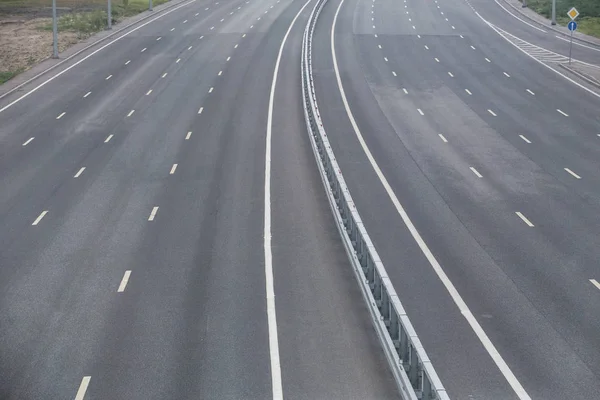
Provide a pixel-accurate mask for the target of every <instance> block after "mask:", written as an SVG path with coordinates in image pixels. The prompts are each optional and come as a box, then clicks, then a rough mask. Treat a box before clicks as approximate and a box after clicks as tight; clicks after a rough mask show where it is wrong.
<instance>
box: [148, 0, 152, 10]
mask: <svg viewBox="0 0 600 400" xmlns="http://www.w3.org/2000/svg"><path fill="white" fill-rule="evenodd" d="M148 10H149V11H152V0H148Z"/></svg>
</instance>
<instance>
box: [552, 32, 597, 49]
mask: <svg viewBox="0 0 600 400" xmlns="http://www.w3.org/2000/svg"><path fill="white" fill-rule="evenodd" d="M555 37H556V38H557V39H560V40H564V41H565V42H570V40H569V39H566V38H563V37H560V36H558V35H555ZM575 40H577V39H575ZM575 40H573V44H576V45H577V46H581V47H585V48H586V49H590V50H594V51H600V49H597V48H595V47H591V46H586V45H585V44H581V43H578V42H576V41H575Z"/></svg>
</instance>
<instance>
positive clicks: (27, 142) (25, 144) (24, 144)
mask: <svg viewBox="0 0 600 400" xmlns="http://www.w3.org/2000/svg"><path fill="white" fill-rule="evenodd" d="M33 139H35V137H30V138H29V139H27V141H26V142H25V143H23V146H27V145H28V144H29V143H31V141H32V140H33Z"/></svg>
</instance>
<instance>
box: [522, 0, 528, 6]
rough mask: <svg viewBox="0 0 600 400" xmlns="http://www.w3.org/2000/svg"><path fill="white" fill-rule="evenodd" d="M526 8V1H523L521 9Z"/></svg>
mask: <svg viewBox="0 0 600 400" xmlns="http://www.w3.org/2000/svg"><path fill="white" fill-rule="evenodd" d="M525 7H527V0H523V8H525Z"/></svg>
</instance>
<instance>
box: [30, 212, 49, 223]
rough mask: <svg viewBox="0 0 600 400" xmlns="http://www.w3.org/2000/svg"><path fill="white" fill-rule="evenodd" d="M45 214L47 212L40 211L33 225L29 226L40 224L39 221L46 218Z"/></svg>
mask: <svg viewBox="0 0 600 400" xmlns="http://www.w3.org/2000/svg"><path fill="white" fill-rule="evenodd" d="M46 214H48V210H44V211H42V213H41V214H40V215H39V216H38V217H37V218H36V219H35V221H33V224H31V225H34V226H35V225H37V224H39V223H40V221H41V220H42V218H44V217H45V216H46Z"/></svg>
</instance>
